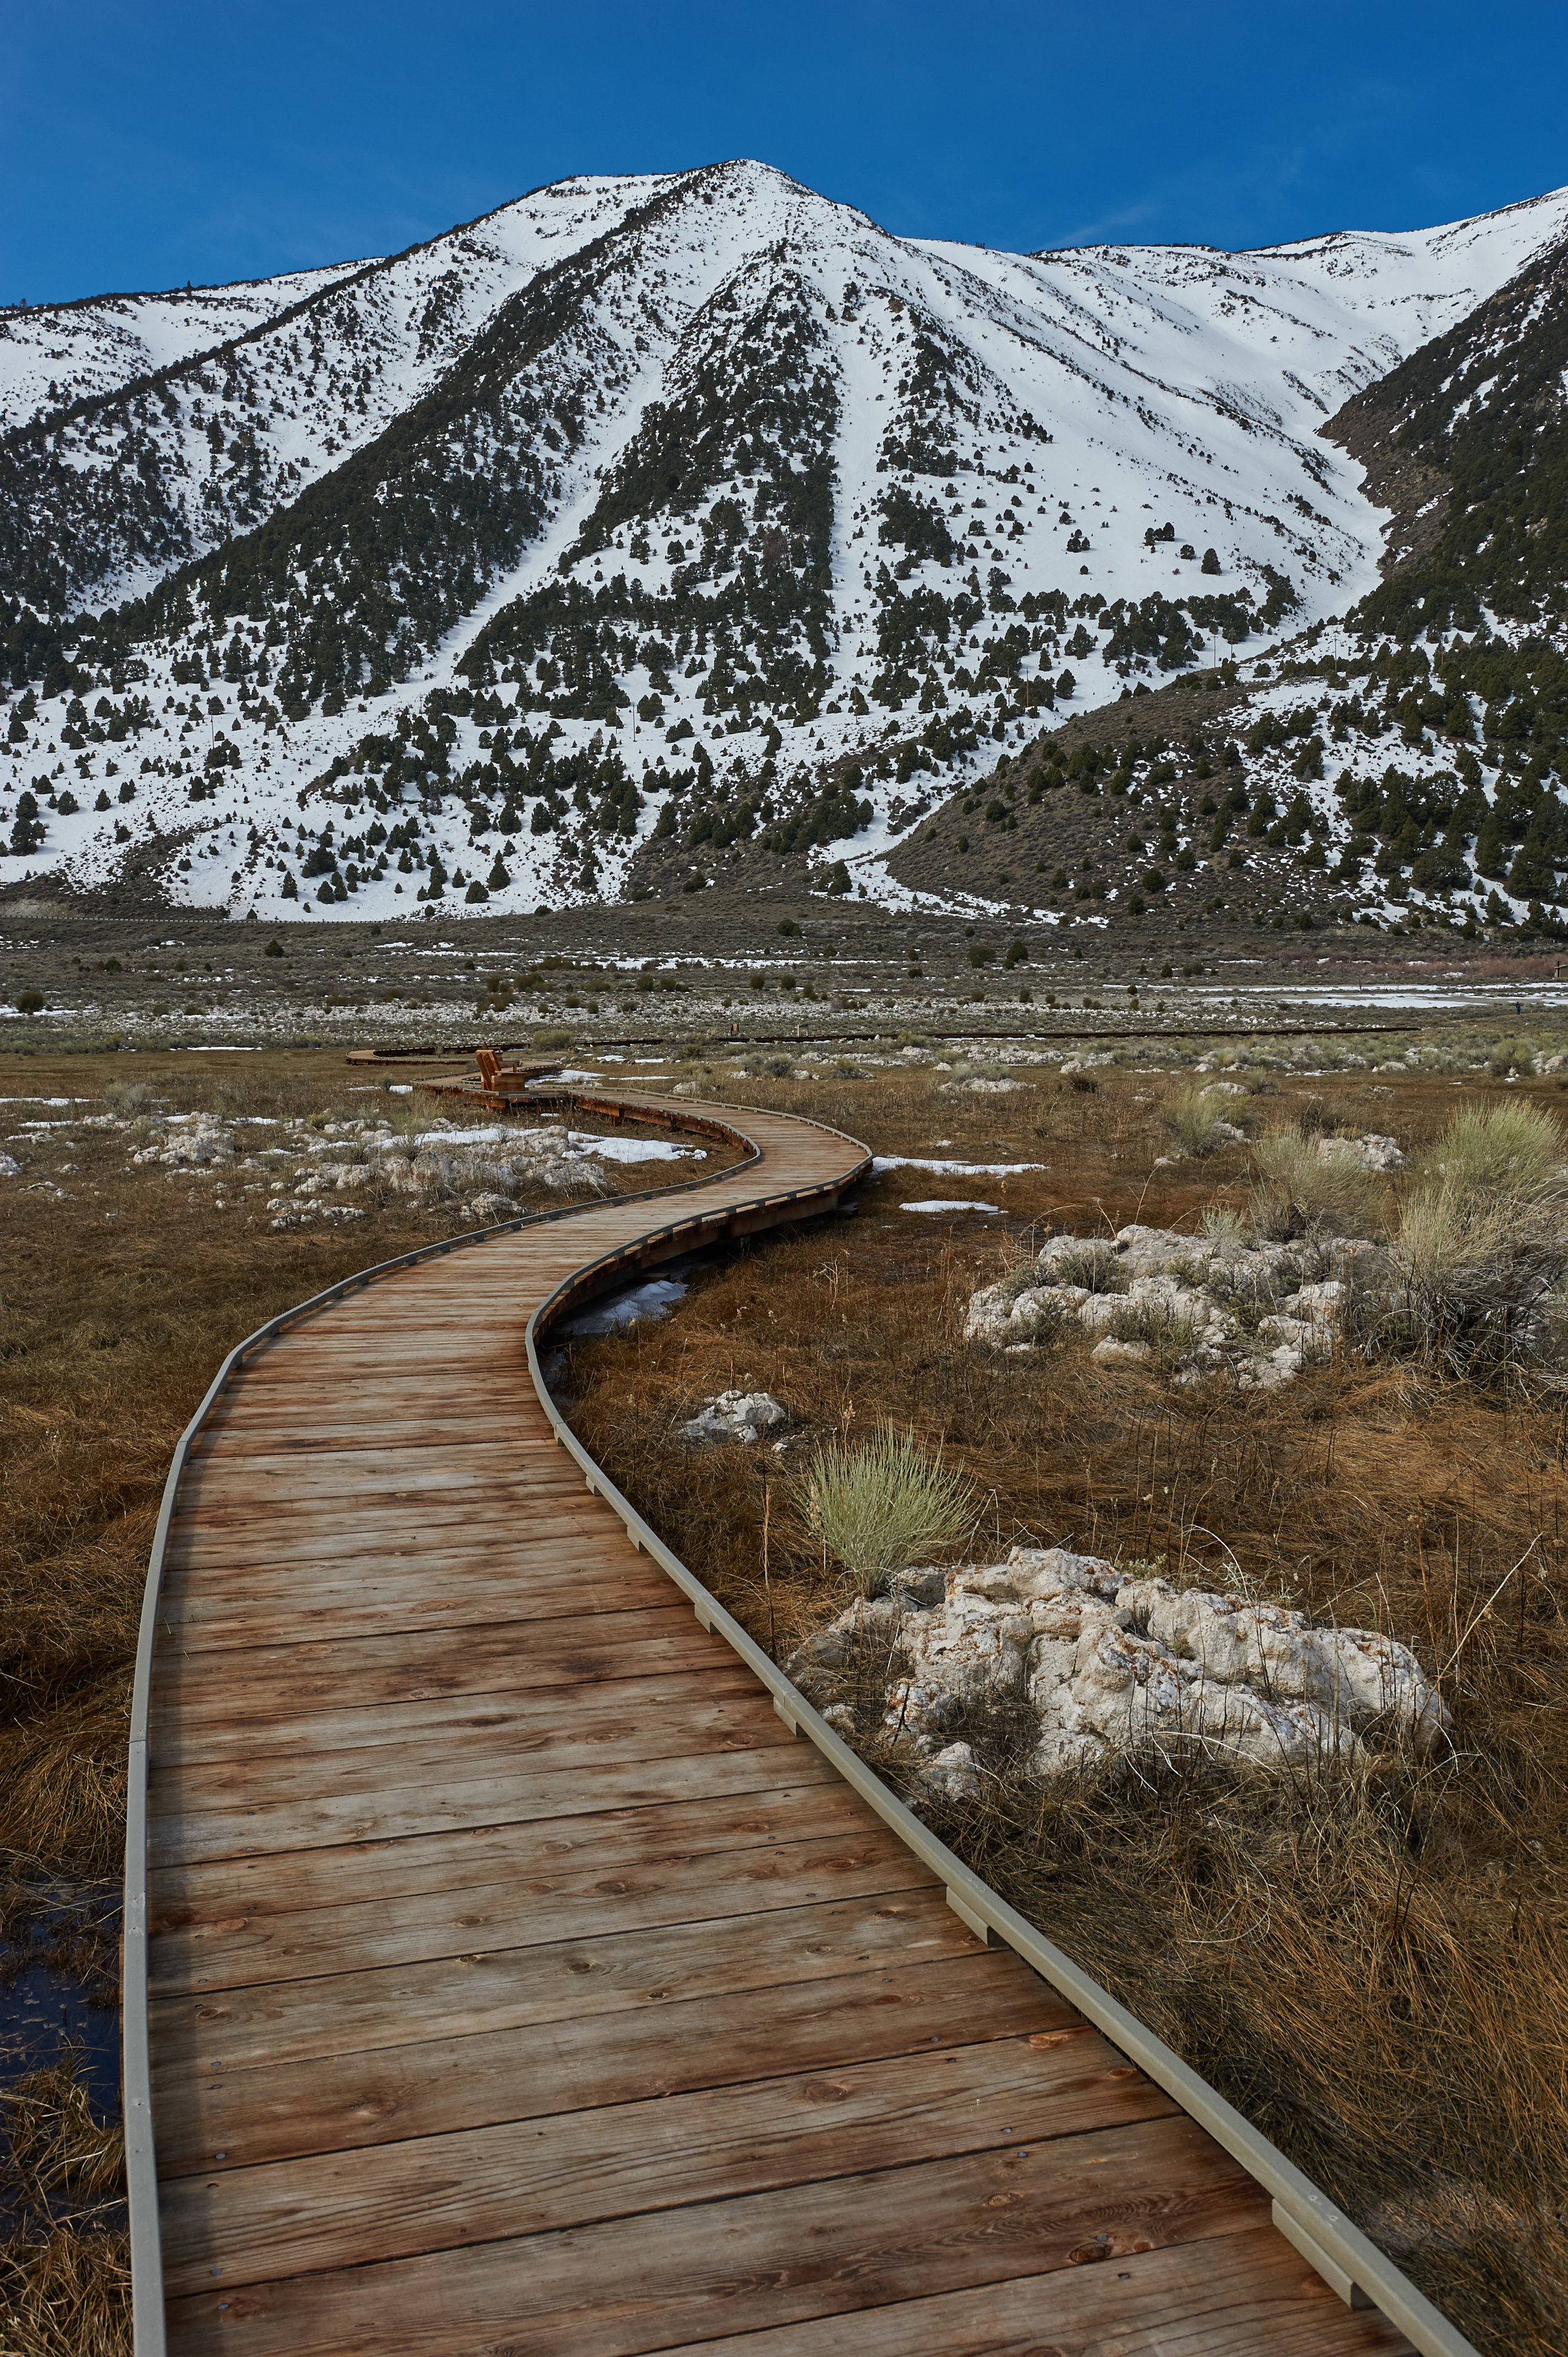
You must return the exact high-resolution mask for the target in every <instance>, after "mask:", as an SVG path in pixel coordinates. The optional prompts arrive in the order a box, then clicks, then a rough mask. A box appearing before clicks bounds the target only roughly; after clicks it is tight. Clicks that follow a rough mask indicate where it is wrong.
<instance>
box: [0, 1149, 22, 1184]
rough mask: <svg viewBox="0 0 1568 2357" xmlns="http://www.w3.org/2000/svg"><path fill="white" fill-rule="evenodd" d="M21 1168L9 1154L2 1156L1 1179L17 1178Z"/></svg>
mask: <svg viewBox="0 0 1568 2357" xmlns="http://www.w3.org/2000/svg"><path fill="white" fill-rule="evenodd" d="M21 1168H22V1166H21V1164H20V1163H19V1162H16V1161H15V1160H13V1158H12V1157H11V1156H10V1155H9V1154H0V1179H15V1178H16V1174H17V1172H18V1171H19V1170H20V1169H21Z"/></svg>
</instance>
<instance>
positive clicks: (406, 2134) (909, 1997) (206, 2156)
mask: <svg viewBox="0 0 1568 2357" xmlns="http://www.w3.org/2000/svg"><path fill="white" fill-rule="evenodd" d="M1097 2035H1098V2033H1097V2032H1096V2031H1094V2030H1092V2029H1090V2027H1089V2024H1088V2023H1087V2022H1086V2021H1084V2020H1083V2019H1082V2018H1080V2017H1079V2015H1077V2014H1075V2013H1074V2012H1073V2010H1072V2008H1071V2007H1070V2006H1068V2005H1066V2004H1065V2003H1064V2002H1063V2001H1062V2000H1061V1999H1060V1998H1059V1997H1058V1996H1056V1995H1055V1994H1054V1993H1053V1992H1052V1991H1050V1990H1043V1989H1042V1988H1041V1986H1040V1984H1039V1983H1038V1982H1037V1981H1036V1979H1035V1978H1034V1975H1032V1974H1030V1973H1028V1972H1026V1971H1025V1970H1024V1968H1023V1967H1022V1966H1021V1965H1020V1964H1019V1963H1018V1960H1017V1958H1016V1957H1015V1956H1012V1955H1009V1954H1008V1953H1006V1952H1005V1951H1004V1950H1001V1949H992V1950H989V1951H986V1950H984V1949H978V1948H977V1949H976V1950H975V1951H974V1952H973V1953H972V1954H970V1955H968V1956H964V1957H960V1958H951V1957H948V1958H944V1959H943V1960H942V1961H941V1962H940V1964H895V1965H894V1966H893V1968H892V1969H891V1970H889V1971H883V1970H881V1969H880V1968H870V1967H867V1968H863V1969H862V1970H860V1971H858V1972H856V1973H854V1974H849V1975H844V1976H843V1977H842V1978H838V1979H832V1980H826V1981H806V1982H800V1983H796V1984H792V1985H789V1986H782V1987H772V1988H769V1990H768V1995H767V2001H766V2005H765V2006H759V2004H758V2002H757V1993H756V1992H755V1990H752V1989H744V1990H741V1991H739V1992H738V1993H736V1994H734V1995H731V1994H728V1993H725V1992H723V1991H720V1992H716V1993H708V1994H705V1995H703V1996H701V1997H697V1998H694V1999H693V2000H691V2001H690V2002H689V2003H685V2004H680V2003H677V2004H673V2005H659V2006H644V2007H640V2008H639V2009H637V2010H635V2011H632V2012H628V2013H616V2014H608V2015H602V2016H601V2015H588V2016H587V2017H585V2018H580V2019H574V2020H567V2021H545V2022H536V2023H534V2024H533V2025H532V2027H531V2028H530V2029H529V2031H528V2035H527V2043H526V2049H525V2051H526V2058H527V2060H526V2070H525V2071H524V2072H520V2071H519V2068H518V2058H519V2040H518V2033H517V2032H516V2031H515V2030H511V2029H507V2030H501V2031H492V2032H489V2033H479V2034H476V2035H474V2036H472V2037H467V2038H433V2039H430V2040H425V2041H424V2042H422V2043H420V2044H417V2045H412V2046H393V2047H371V2048H368V2049H366V2050H362V2051H342V2052H338V2053H334V2054H322V2055H313V2056H311V2057H310V2058H309V2059H308V2060H306V2061H298V2062H293V2061H291V2062H263V2063H259V2064H257V2065H256V2066H255V2067H253V2068H252V2069H248V2070H247V2069H235V2068H231V2067H225V2068H223V2069H221V2070H215V2071H213V2072H201V2073H191V2072H187V2073H185V2074H183V2075H172V2074H171V2075H167V2076H165V2077H163V2078H161V2079H160V2081H159V2086H158V2099H157V2128H158V2166H159V2169H160V2170H161V2172H162V2173H163V2174H164V2175H165V2176H166V2177H179V2176H189V2175H192V2174H195V2173H196V2172H198V2171H201V2170H205V2171H206V2172H207V2173H208V2174H209V2175H213V2174H215V2173H216V2172H217V2170H219V2169H226V2168H227V2169H243V2168H250V2167H253V2166H254V2165H256V2164H257V2163H259V2162H263V2161H272V2160H283V2159H287V2158H291V2157H293V2156H295V2155H296V2154H299V2153H306V2152H341V2151H345V2150H348V2149H349V2148H353V2147H360V2146H365V2145H375V2144H395V2143H406V2142H408V2141H409V2140H411V2139H413V2138H414V2137H418V2136H442V2135H445V2134H446V2133H448V2132H449V2131H450V2130H452V2129H456V2128H462V2127H483V2126H486V2125H487V2124H488V2123H489V2122H493V2121H499V2120H503V2119H507V2118H510V2117H511V2116H512V2115H514V2114H515V2112H516V2111H517V2109H518V2108H519V2102H520V2096H521V2097H522V2098H523V2099H524V2100H526V2103H527V2104H528V2106H529V2108H531V2109H532V2110H533V2111H535V2112H536V2113H540V2114H544V2113H552V2112H570V2111H582V2112H591V2111H595V2110H597V2109H598V2108H600V2107H601V2106H602V2105H605V2104H629V2103H639V2102H649V2101H651V2100H652V2099H653V2098H654V2097H655V2096H663V2095H675V2094H681V2093H691V2092H693V2091H694V2090H696V2089H698V2088H702V2087H716V2086H725V2085H728V2084H731V2083H734V2082H736V2081H737V2080H744V2079H751V2078H755V2077H757V2076H758V2075H759V2073H766V2072H768V2071H769V2070H771V2068H772V2067H773V2066H774V2065H775V2064H776V2063H777V2062H778V2061H779V2060H780V2059H781V2058H782V2059H784V2060H787V2061H788V2062H789V2065H790V2067H791V2068H792V2069H794V2070H797V2071H820V2070H833V2069H837V2068H842V2067H843V2066H845V2065H847V2064H850V2063H854V2062H866V2061H879V2060H881V2059H883V2058H884V2057H886V2056H889V2055H894V2054H908V2053H913V2052H916V2051H918V2052H920V2053H923V2054H930V2053H934V2052H936V2051H938V2050H940V2049H941V2048H943V2047H946V2046H949V2045H961V2044H974V2043H977V2042H979V2041H981V2040H986V2039H991V2038H1010V2037H1032V2038H1033V2039H1034V2040H1036V2046H1037V2048H1039V2049H1045V2048H1047V2047H1048V2046H1052V2045H1059V2046H1062V2047H1072V2048H1073V2049H1074V2050H1078V2049H1079V2048H1084V2047H1085V2043H1086V2041H1090V2042H1092V2041H1093V2040H1095V2039H1096V2037H1097ZM219 2153H221V2154H222V2155H223V2156H224V2158H223V2159H222V2160H221V2161H220V2160H219V2159H218V2158H217V2155H218V2154H219Z"/></svg>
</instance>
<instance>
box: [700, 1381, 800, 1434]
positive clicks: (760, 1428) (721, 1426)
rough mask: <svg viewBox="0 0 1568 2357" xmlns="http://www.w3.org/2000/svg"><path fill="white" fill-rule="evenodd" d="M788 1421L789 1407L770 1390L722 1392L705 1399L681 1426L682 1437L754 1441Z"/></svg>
mask: <svg viewBox="0 0 1568 2357" xmlns="http://www.w3.org/2000/svg"><path fill="white" fill-rule="evenodd" d="M784 1421H785V1411H784V1409H783V1408H781V1407H780V1406H779V1402H778V1401H777V1400H776V1399H775V1398H774V1397H773V1395H772V1394H771V1393H769V1392H718V1393H716V1394H714V1397H713V1398H712V1399H709V1400H704V1401H703V1405H702V1406H701V1407H700V1408H699V1410H698V1411H697V1414H696V1415H694V1416H693V1417H692V1418H691V1420H690V1422H689V1423H686V1424H683V1425H682V1426H679V1437H680V1438H681V1439H682V1440H686V1441H692V1442H696V1443H701V1442H707V1441H720V1440H739V1441H745V1442H747V1443H750V1442H752V1441H755V1440H758V1439H760V1438H761V1437H762V1435H763V1434H764V1433H765V1432H771V1431H772V1429H773V1427H774V1426H775V1425H779V1424H782V1423H783V1422H784Z"/></svg>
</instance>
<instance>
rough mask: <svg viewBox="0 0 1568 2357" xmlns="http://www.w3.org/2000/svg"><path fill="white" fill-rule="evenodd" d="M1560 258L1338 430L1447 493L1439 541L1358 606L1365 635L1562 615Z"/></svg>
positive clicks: (1566, 294)
mask: <svg viewBox="0 0 1568 2357" xmlns="http://www.w3.org/2000/svg"><path fill="white" fill-rule="evenodd" d="M1565 376H1568V249H1565V248H1559V249H1558V250H1557V251H1555V252H1554V253H1550V254H1547V255H1545V256H1543V257H1541V259H1540V260H1539V261H1537V262H1535V263H1533V264H1530V266H1529V267H1527V268H1526V269H1524V270H1522V271H1521V272H1520V274H1519V275H1518V276H1517V277H1516V278H1513V279H1511V280H1510V281H1509V285H1507V286H1505V287H1504V288H1503V289H1502V290H1501V292H1500V293H1499V294H1498V295H1497V296H1494V297H1493V298H1492V300H1491V301H1490V302H1488V303H1487V304H1484V305H1483V306H1482V307H1481V308H1480V309H1479V310H1478V311H1475V312H1472V313H1471V314H1470V315H1469V316H1468V317H1466V318H1465V319H1463V320H1461V321H1460V323H1459V325H1458V326H1457V327H1455V328H1450V329H1449V331H1448V333H1447V334H1446V335H1444V336H1439V337H1437V338H1436V339H1434V341H1433V342H1432V343H1430V344H1425V345H1423V347H1422V349H1421V350H1419V351H1418V352H1416V353H1414V354H1413V355H1412V358H1411V359H1410V360H1408V361H1404V362H1403V363H1402V365H1401V366H1400V367H1399V368H1397V369H1395V370H1393V371H1391V374H1390V375H1388V376H1387V377H1384V378H1382V379H1381V380H1380V382H1378V383H1377V384H1375V385H1373V386H1371V387H1370V388H1369V390H1368V391H1367V392H1366V393H1362V394H1360V395H1359V397H1358V399H1357V400H1356V401H1355V402H1353V403H1351V404H1348V407H1347V409H1346V410H1345V411H1343V412H1341V414H1340V417H1339V419H1337V421H1336V426H1337V430H1338V431H1339V432H1340V433H1341V434H1348V433H1354V432H1357V431H1358V430H1359V433H1360V434H1361V435H1362V436H1366V437H1368V438H1369V442H1370V445H1371V447H1373V448H1374V449H1375V450H1376V452H1377V453H1378V454H1379V455H1380V457H1382V458H1384V459H1385V460H1386V461H1389V462H1391V463H1393V464H1395V465H1397V466H1400V467H1403V468H1411V467H1418V468H1423V469H1430V470H1432V471H1433V472H1434V473H1435V474H1436V476H1437V477H1438V478H1439V479H1440V488H1441V489H1445V490H1446V492H1447V499H1446V505H1445V508H1444V522H1443V528H1442V532H1441V534H1440V536H1439V538H1438V540H1437V543H1436V545H1435V546H1434V548H1432V549H1431V550H1430V551H1429V553H1427V554H1425V555H1424V556H1422V557H1420V558H1418V559H1417V560H1416V561H1414V562H1412V563H1410V564H1406V565H1400V566H1399V567H1398V568H1397V569H1396V570H1395V571H1394V572H1393V573H1392V575H1391V577H1390V578H1389V579H1388V580H1387V581H1385V582H1384V583H1383V585H1382V586H1381V587H1380V588H1377V589H1374V590H1373V591H1372V592H1371V594H1370V596H1369V597H1367V598H1365V599H1364V600H1363V602H1362V605H1361V607H1360V608H1359V620H1360V622H1361V624H1362V626H1363V627H1364V629H1366V630H1368V631H1370V632H1379V633H1380V632H1387V633H1389V634H1390V635H1391V636H1395V637H1398V638H1402V639H1411V638H1413V637H1415V636H1417V635H1418V634H1420V633H1421V632H1423V631H1425V630H1433V629H1439V630H1476V629H1477V627H1478V626H1479V625H1480V624H1482V623H1483V622H1484V621H1485V620H1486V619H1487V616H1488V615H1490V616H1491V617H1492V618H1493V619H1496V620H1498V621H1502V622H1509V623H1513V624H1522V625H1524V626H1525V627H1527V628H1528V627H1529V626H1530V625H1532V624H1535V623H1538V622H1539V623H1541V624H1543V625H1546V624H1552V623H1556V624H1559V625H1560V624H1561V622H1562V619H1563V616H1564V614H1565V613H1568V404H1564V400H1563V383H1564V381H1565Z"/></svg>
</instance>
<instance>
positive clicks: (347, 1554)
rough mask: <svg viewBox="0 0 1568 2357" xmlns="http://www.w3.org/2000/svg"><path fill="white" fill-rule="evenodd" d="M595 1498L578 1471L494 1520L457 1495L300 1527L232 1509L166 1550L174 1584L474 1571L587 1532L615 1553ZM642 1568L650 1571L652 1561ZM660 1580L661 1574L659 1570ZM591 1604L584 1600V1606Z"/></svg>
mask: <svg viewBox="0 0 1568 2357" xmlns="http://www.w3.org/2000/svg"><path fill="white" fill-rule="evenodd" d="M592 1495H593V1493H592V1492H591V1491H589V1489H588V1486H587V1483H586V1481H585V1480H584V1479H583V1477H582V1476H581V1475H579V1476H578V1478H577V1480H575V1481H572V1480H568V1479H567V1478H566V1477H565V1476H564V1475H563V1476H562V1478H561V1479H560V1480H559V1481H557V1482H554V1483H552V1484H550V1485H544V1484H539V1485H536V1486H535V1487H534V1489H533V1490H532V1492H531V1499H530V1503H529V1505H528V1506H527V1507H526V1508H525V1509H524V1510H522V1511H521V1512H507V1513H505V1514H503V1515H502V1516H501V1517H500V1519H499V1523H489V1522H488V1521H483V1520H480V1519H479V1518H478V1517H476V1516H475V1515H473V1514H471V1513H469V1512H467V1511H466V1510H465V1507H464V1504H463V1501H461V1500H460V1499H453V1500H449V1501H443V1504H442V1506H441V1507H440V1508H439V1509H437V1508H435V1507H432V1508H430V1509H428V1510H427V1511H426V1512H424V1514H422V1515H421V1516H419V1517H418V1518H417V1519H416V1520H413V1521H411V1519H410V1517H409V1515H408V1514H407V1513H406V1512H401V1511H399V1510H397V1509H394V1508H388V1509H387V1510H386V1511H384V1512H381V1511H379V1510H378V1507H377V1504H376V1501H374V1500H371V1501H361V1503H360V1504H359V1505H358V1506H356V1508H355V1509H354V1510H353V1512H352V1515H351V1516H334V1515H326V1514H323V1515H318V1516H313V1517H311V1518H310V1520H309V1521H308V1522H306V1521H305V1520H304V1519H303V1518H302V1519H301V1521H300V1523H298V1524H295V1523H291V1521H290V1519H289V1518H288V1516H287V1515H286V1514H279V1513H276V1512H272V1513H269V1515H268V1516H267V1518H266V1519H265V1521H264V1522H263V1520H262V1519H261V1518H260V1517H258V1518H257V1519H256V1521H255V1522H254V1523H251V1524H248V1523H247V1522H246V1519H245V1517H244V1515H243V1513H242V1512H238V1511H235V1512H231V1513H229V1514H228V1515H227V1516H226V1517H225V1518H224V1520H223V1521H222V1522H218V1521H214V1522H212V1523H211V1524H210V1525H209V1527H206V1528H201V1529H197V1528H193V1527H190V1526H186V1527H184V1528H182V1530H181V1532H180V1534H179V1539H178V1544H177V1546H175V1547H173V1548H171V1550H170V1553H171V1556H172V1560H171V1562H170V1563H169V1566H168V1571H167V1578H168V1581H169V1582H170V1584H171V1585H172V1584H173V1583H175V1582H177V1581H178V1580H179V1579H180V1578H182V1577H185V1576H186V1575H187V1574H193V1575H194V1574H199V1575H200V1576H201V1577H204V1578H205V1577H208V1576H209V1574H212V1573H215V1572H219V1571H221V1570H222V1569H224V1568H225V1567H226V1566H232V1567H233V1568H234V1569H235V1570H237V1571H242V1572H246V1573H249V1572H251V1571H252V1570H265V1569H268V1568H272V1567H282V1566H289V1565H300V1566H308V1565H310V1564H312V1563H315V1564H320V1563H321V1562H322V1561H323V1560H324V1559H325V1560H328V1561H330V1562H331V1563H333V1564H352V1563H356V1562H366V1561H376V1562H381V1563H431V1562H435V1563H446V1564H448V1565H450V1566H452V1567H453V1568H454V1569H459V1568H464V1567H466V1568H467V1569H468V1570H470V1571H471V1570H472V1569H473V1568H474V1565H475V1562H476V1559H477V1558H478V1559H479V1560H483V1559H485V1558H486V1557H488V1555H489V1554H490V1553H491V1552H492V1551H493V1549H494V1548H495V1546H496V1545H497V1544H504V1545H507V1546H509V1547H512V1546H516V1547H525V1546H530V1545H540V1546H550V1545H552V1544H558V1543H559V1541H560V1539H562V1538H572V1539H575V1538H578V1537H584V1538H586V1537H587V1536H589V1535H590V1534H591V1535H593V1536H594V1537H595V1538H596V1539H603V1540H605V1541H606V1542H607V1543H608V1546H609V1549H610V1551H611V1552H614V1551H615V1549H616V1548H617V1547H618V1546H619V1545H621V1544H626V1543H627V1542H626V1539H625V1533H624V1526H623V1525H622V1524H621V1523H620V1521H619V1519H618V1516H616V1515H613V1514H610V1513H608V1512H607V1510H606V1509H605V1508H603V1507H602V1506H599V1507H596V1506H594V1505H593V1504H592V1503H591V1502H590V1501H591V1498H592ZM579 1514H581V1515H582V1516H583V1517H584V1521H585V1527H584V1529H583V1530H582V1531H578V1530H577V1529H576V1528H575V1519H576V1517H577V1516H578V1515H579ZM328 1524H332V1525H335V1527H327V1525H328ZM498 1532H499V1538H498V1536H497V1534H498ZM647 1568H648V1569H649V1570H650V1572H651V1570H652V1566H647ZM659 1577H660V1579H663V1578H664V1575H663V1573H662V1572H660V1574H659ZM669 1592H670V1590H669V1587H668V1585H667V1584H666V1587H665V1593H666V1594H668V1593H669ZM591 1601H592V1599H591V1598H587V1597H585V1598H584V1607H585V1609H590V1607H591Z"/></svg>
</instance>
